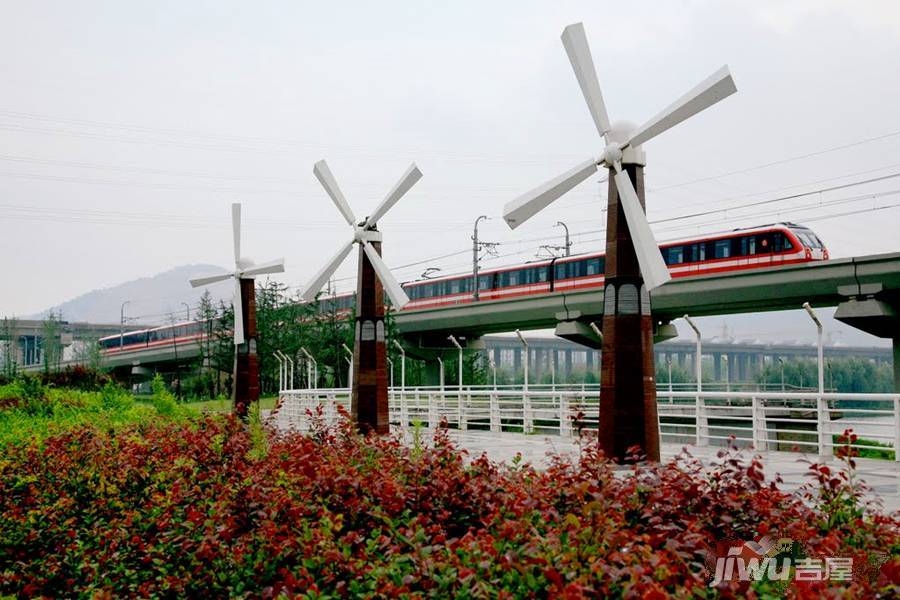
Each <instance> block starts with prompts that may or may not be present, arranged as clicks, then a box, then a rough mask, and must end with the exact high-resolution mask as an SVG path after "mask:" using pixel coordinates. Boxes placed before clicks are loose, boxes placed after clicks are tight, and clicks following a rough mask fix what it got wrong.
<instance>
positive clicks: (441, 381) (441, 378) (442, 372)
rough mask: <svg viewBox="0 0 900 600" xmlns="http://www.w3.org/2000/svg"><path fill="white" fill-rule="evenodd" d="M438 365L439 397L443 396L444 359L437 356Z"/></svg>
mask: <svg viewBox="0 0 900 600" xmlns="http://www.w3.org/2000/svg"><path fill="white" fill-rule="evenodd" d="M437 361H438V366H439V367H440V388H441V397H442V398H443V396H444V360H443V359H442V358H441V357H440V356H438V357H437Z"/></svg>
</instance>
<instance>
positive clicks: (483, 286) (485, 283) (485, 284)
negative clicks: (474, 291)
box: [478, 275, 493, 290]
mask: <svg viewBox="0 0 900 600" xmlns="http://www.w3.org/2000/svg"><path fill="white" fill-rule="evenodd" d="M492 278H493V275H479V276H478V289H479V290H489V289H491V279H492Z"/></svg>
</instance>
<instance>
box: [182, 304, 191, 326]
mask: <svg viewBox="0 0 900 600" xmlns="http://www.w3.org/2000/svg"><path fill="white" fill-rule="evenodd" d="M181 305H182V306H183V307H184V318H185V320H186V321H190V320H191V307H190V305H188V303H187V302H182V303H181Z"/></svg>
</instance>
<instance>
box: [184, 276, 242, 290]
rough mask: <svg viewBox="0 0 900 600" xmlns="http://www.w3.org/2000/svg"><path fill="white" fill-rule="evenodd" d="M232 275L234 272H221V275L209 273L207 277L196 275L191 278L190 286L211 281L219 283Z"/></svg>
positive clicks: (197, 285)
mask: <svg viewBox="0 0 900 600" xmlns="http://www.w3.org/2000/svg"><path fill="white" fill-rule="evenodd" d="M232 277H234V273H222V274H221V275H209V276H208V277H197V278H195V279H191V287H200V286H203V285H209V284H211V283H219V282H220V281H225V280H226V279H230V278H232Z"/></svg>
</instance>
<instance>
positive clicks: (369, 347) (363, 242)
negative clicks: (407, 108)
mask: <svg viewBox="0 0 900 600" xmlns="http://www.w3.org/2000/svg"><path fill="white" fill-rule="evenodd" d="M313 173H315V175H316V177H317V178H318V180H319V182H320V183H321V184H322V187H324V188H325V191H326V192H327V193H328V196H329V197H330V198H331V200H332V201H333V202H334V204H335V206H337V209H338V210H339V211H340V213H341V214H342V215H343V216H344V219H345V220H346V221H347V224H348V225H350V227H351V228H352V229H353V237H352V238H351V239H350V241H348V242H347V243H346V244H344V246H343V247H341V249H340V250H339V251H338V253H337V254H335V255H334V257H333V258H332V259H331V260H330V261H328V263H327V264H326V265H325V266H324V267H323V268H322V270H321V271H319V272H318V273H317V274H316V276H315V277H314V278H313V280H312V281H311V282H310V283H309V285H307V286H306V289H305V290H304V291H303V294H302V297H303V299H304V300H307V301H312V300H315V298H316V296H317V295H318V293H319V291H320V290H321V289H322V287H323V286H324V285H325V283H326V282H327V281H328V279H329V278H330V277H331V276H332V274H334V272H335V271H336V270H337V268H338V267H340V266H341V263H343V262H344V259H345V258H347V255H348V254H350V251H351V250H352V249H353V245H354V244H359V268H358V272H357V279H356V330H355V333H354V344H353V387H352V390H351V398H350V413H351V416H352V417H353V420H354V421H355V422H356V423H357V424H358V426H359V429H360V431H362V432H369V431H374V432H375V433H379V434H383V433H388V432H389V431H390V423H389V422H388V377H387V345H386V343H385V325H384V294H385V292H387V295H388V297H389V298H390V299H391V306H392V308H393V309H394V310H399V309H401V308H403V306H405V305H406V303H407V302H409V298H408V297H407V295H406V293H405V292H404V291H403V288H402V287H400V284H399V283H397V280H396V279H394V276H393V275H391V271H390V269H388V267H387V265H386V264H384V261H383V260H382V259H381V240H382V235H381V232H380V231H378V221H379V220H380V219H381V217H383V216H384V215H385V213H387V211H388V210H390V209H391V207H392V206H394V204H396V203H397V201H398V200H400V198H402V197H403V195H404V194H406V192H408V191H409V190H410V188H412V186H413V185H415V183H416V182H417V181H418V180H419V179H420V178H421V177H422V173H421V171H419V168H418V167H416V165H415V164H413V165H410V167H409V169H407V170H406V173H404V174H403V176H402V177H401V178H400V181H398V182H397V184H396V185H395V186H394V187H393V188H392V189H391V191H390V192H388V194H387V196H386V197H385V199H384V200H383V201H382V202H381V204H379V205H378V208H376V209H375V212H373V213H372V214H371V215H370V216H368V217H366V218H365V219H363V220H362V221H359V222H357V220H356V217H355V216H354V214H353V211H352V210H351V209H350V205H349V204H348V203H347V200H346V199H345V198H344V194H343V193H342V192H341V190H340V188H339V187H338V184H337V181H336V180H335V178H334V175H332V174H331V170H330V169H329V168H328V164H327V163H326V162H325V161H324V160H321V161H319V162H317V163H316V165H315V167H314V168H313Z"/></svg>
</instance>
